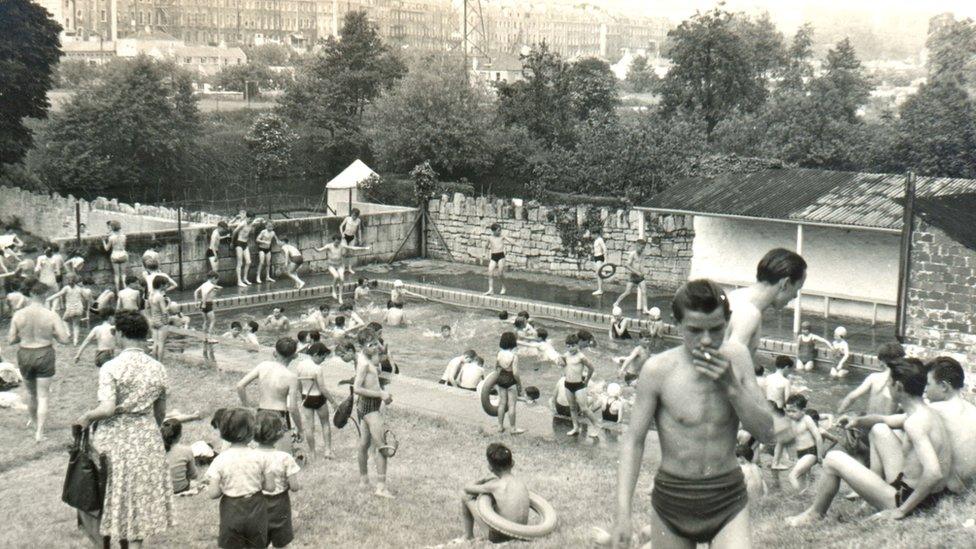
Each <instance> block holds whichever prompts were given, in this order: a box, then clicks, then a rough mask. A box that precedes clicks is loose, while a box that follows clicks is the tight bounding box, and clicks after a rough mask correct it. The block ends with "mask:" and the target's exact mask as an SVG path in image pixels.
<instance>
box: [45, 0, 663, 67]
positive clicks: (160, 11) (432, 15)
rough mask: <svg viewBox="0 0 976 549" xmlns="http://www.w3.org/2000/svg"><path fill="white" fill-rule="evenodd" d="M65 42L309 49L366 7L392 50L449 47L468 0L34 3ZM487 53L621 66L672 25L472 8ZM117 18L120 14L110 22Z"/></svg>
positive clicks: (543, 8)
mask: <svg viewBox="0 0 976 549" xmlns="http://www.w3.org/2000/svg"><path fill="white" fill-rule="evenodd" d="M36 1H37V2H38V3H39V4H40V5H42V6H44V7H45V8H46V9H47V10H48V11H49V12H50V13H51V16H52V18H54V19H55V20H56V21H58V23H60V24H61V26H62V27H63V28H64V34H65V36H66V37H70V38H72V39H76V40H81V41H89V40H94V41H99V40H100V41H101V42H114V41H115V40H116V39H120V38H122V39H124V38H129V37H132V36H134V35H136V34H138V33H140V32H143V31H144V29H146V28H147V27H148V28H149V29H150V30H152V31H158V32H164V33H166V34H169V35H171V36H173V37H175V38H178V39H180V40H183V41H184V42H185V43H186V44H187V45H190V46H195V45H210V46H216V45H220V44H227V45H230V46H247V45H261V44H264V43H276V44H284V45H288V46H291V47H294V48H296V49H298V48H307V47H310V46H311V45H313V44H314V43H315V42H316V41H317V40H318V39H319V38H324V37H327V36H330V35H331V36H338V34H339V30H340V28H341V25H342V21H343V18H344V17H345V15H346V13H348V12H350V11H357V10H364V11H366V12H367V14H368V15H369V17H370V19H371V20H372V21H373V22H374V23H375V24H376V25H377V27H378V29H379V32H380V35H381V36H382V37H383V38H384V40H386V41H387V42H388V43H390V44H393V45H394V46H397V47H401V48H413V49H421V50H443V49H447V48H450V47H456V46H457V44H459V43H460V40H461V34H462V25H461V19H462V14H463V13H464V11H463V0H36ZM476 3H477V4H479V5H482V7H481V12H480V13H481V18H480V23H479V25H480V26H483V29H479V30H480V31H483V35H484V42H486V43H485V44H482V46H484V47H485V49H486V50H488V51H492V52H499V53H507V54H517V53H518V52H519V51H520V50H521V49H522V47H524V46H531V45H533V44H537V43H540V42H542V41H543V40H545V41H546V42H547V43H548V44H550V46H551V47H552V49H554V50H555V51H558V52H559V53H561V54H563V55H565V56H567V57H572V56H594V55H595V56H601V57H604V58H607V59H610V60H611V61H615V60H616V59H617V58H619V56H620V55H621V53H622V52H623V50H624V49H625V48H629V49H632V50H637V49H641V50H648V51H653V52H658V51H659V50H660V47H661V44H663V41H664V38H665V37H666V35H667V32H668V30H669V29H670V23H669V22H668V20H667V19H666V18H653V17H634V16H628V15H622V14H619V13H611V12H609V11H607V10H604V9H603V8H600V7H598V6H595V5H591V4H587V3H578V2H569V1H567V0H545V1H534V2H523V1H516V0H501V1H497V2H494V1H493V2H491V3H487V2H486V3H483V4H482V3H480V2H476ZM113 14H115V15H114V16H113Z"/></svg>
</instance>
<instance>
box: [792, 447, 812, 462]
mask: <svg viewBox="0 0 976 549" xmlns="http://www.w3.org/2000/svg"><path fill="white" fill-rule="evenodd" d="M803 456H813V457H817V447H816V446H810V447H809V448H804V449H802V450H797V451H796V459H797V461H799V459H800V458H801V457H803Z"/></svg>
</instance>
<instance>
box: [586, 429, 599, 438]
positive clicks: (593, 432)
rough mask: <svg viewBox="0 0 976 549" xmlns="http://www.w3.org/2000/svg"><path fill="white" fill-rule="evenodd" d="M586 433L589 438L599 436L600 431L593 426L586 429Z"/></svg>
mask: <svg viewBox="0 0 976 549" xmlns="http://www.w3.org/2000/svg"><path fill="white" fill-rule="evenodd" d="M586 434H587V435H589V437H590V438H600V431H598V430H596V429H595V428H594V429H588V430H587V433H586Z"/></svg>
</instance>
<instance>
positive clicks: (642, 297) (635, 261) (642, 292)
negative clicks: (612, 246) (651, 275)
mask: <svg viewBox="0 0 976 549" xmlns="http://www.w3.org/2000/svg"><path fill="white" fill-rule="evenodd" d="M646 246H647V241H646V240H644V239H643V238H639V239H637V242H636V243H635V244H634V249H633V250H631V251H630V252H628V253H627V257H626V258H624V263H623V265H622V266H623V267H624V268H625V269H627V271H628V273H629V274H628V276H629V278H628V279H627V287H626V288H625V289H624V293H622V294H620V297H618V298H617V300H616V301H614V302H613V306H614V307H619V306H620V303H621V302H623V300H624V299H626V298H627V296H629V295H630V294H631V293H632V292H634V291H635V290H636V291H637V312H638V313H641V314H643V313H644V312H645V311H647V281H646V280H644V273H643V271H641V263H643V261H644V248H645V247H646Z"/></svg>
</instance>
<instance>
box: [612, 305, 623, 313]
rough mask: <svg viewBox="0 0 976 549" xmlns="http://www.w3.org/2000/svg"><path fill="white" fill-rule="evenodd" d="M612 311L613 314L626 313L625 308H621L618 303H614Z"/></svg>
mask: <svg viewBox="0 0 976 549" xmlns="http://www.w3.org/2000/svg"><path fill="white" fill-rule="evenodd" d="M610 312H611V313H612V314H613V316H620V315H622V314H624V310H623V309H621V308H620V307H619V306H617V305H614V306H613V310H612V311H610Z"/></svg>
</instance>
